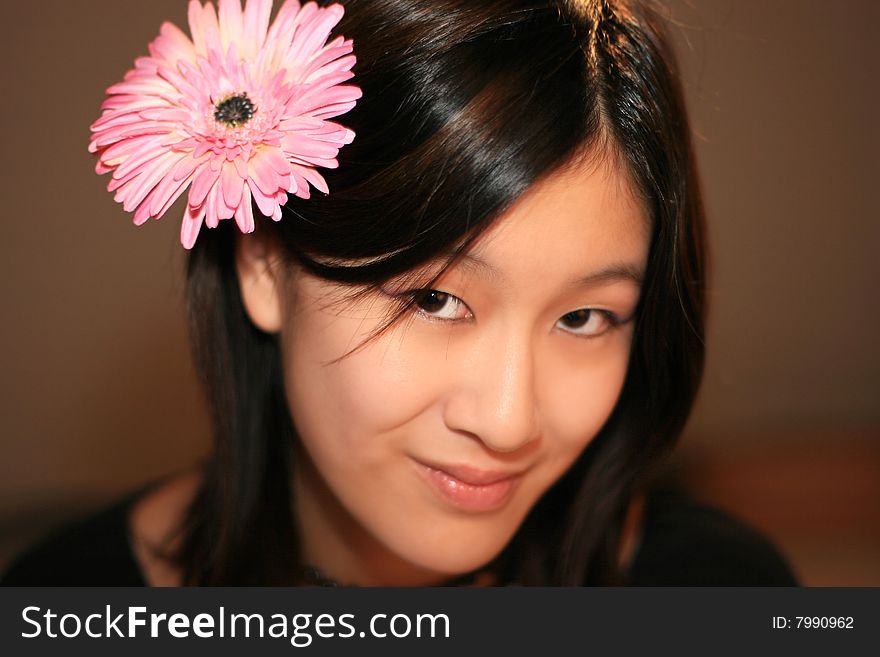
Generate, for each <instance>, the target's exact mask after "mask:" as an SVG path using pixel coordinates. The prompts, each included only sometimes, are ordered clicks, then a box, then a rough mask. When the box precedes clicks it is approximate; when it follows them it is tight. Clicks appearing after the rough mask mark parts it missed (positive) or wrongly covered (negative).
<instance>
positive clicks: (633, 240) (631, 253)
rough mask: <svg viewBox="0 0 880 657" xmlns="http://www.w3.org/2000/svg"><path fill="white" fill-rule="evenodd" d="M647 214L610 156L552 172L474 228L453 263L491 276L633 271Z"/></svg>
mask: <svg viewBox="0 0 880 657" xmlns="http://www.w3.org/2000/svg"><path fill="white" fill-rule="evenodd" d="M649 238H650V219H649V217H648V213H647V211H646V209H645V207H644V203H643V202H642V201H641V199H640V198H639V196H638V194H637V193H636V192H635V190H634V188H633V185H632V184H631V182H630V178H629V176H628V175H627V172H626V170H625V168H623V167H621V166H619V165H618V164H617V163H616V162H615V161H614V160H613V159H612V158H600V159H598V160H596V161H590V162H583V163H579V164H577V165H572V166H568V167H566V168H564V169H560V170H559V171H556V172H553V173H551V174H549V175H548V176H546V177H545V178H544V179H542V180H540V181H539V182H537V183H536V184H535V185H533V186H532V187H531V188H530V189H529V190H528V191H526V193H525V194H523V195H522V196H521V197H520V198H519V199H518V200H517V201H516V203H514V204H513V205H512V206H511V207H510V208H509V209H508V210H507V211H506V212H505V213H504V214H503V215H502V216H501V217H500V218H499V219H498V221H497V222H496V223H495V224H494V225H493V226H492V227H491V228H490V229H489V230H487V231H486V233H485V234H483V235H482V236H480V238H479V239H478V240H477V242H476V243H475V244H474V245H473V247H472V248H471V249H470V251H469V252H468V254H467V255H466V256H465V257H463V258H462V259H461V260H460V261H458V262H457V263H456V266H455V267H456V269H459V270H463V271H465V272H468V273H475V274H479V275H481V276H482V277H484V278H488V279H492V280H493V281H494V282H495V283H498V284H505V283H511V284H512V283H513V282H515V281H517V280H529V279H531V280H552V279H554V278H557V277H565V278H570V277H571V276H575V275H579V276H583V275H587V274H589V273H591V272H598V271H602V270H608V269H609V268H616V269H622V270H629V271H632V272H634V273H635V272H640V271H642V270H643V269H644V265H645V261H646V259H647V251H648V241H649Z"/></svg>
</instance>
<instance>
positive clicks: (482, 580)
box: [300, 566, 492, 587]
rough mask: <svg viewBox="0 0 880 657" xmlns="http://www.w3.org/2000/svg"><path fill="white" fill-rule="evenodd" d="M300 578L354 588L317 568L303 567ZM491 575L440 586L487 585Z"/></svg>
mask: <svg viewBox="0 0 880 657" xmlns="http://www.w3.org/2000/svg"><path fill="white" fill-rule="evenodd" d="M300 576H301V578H302V581H303V583H304V584H305V585H306V586H325V587H339V586H354V585H353V584H341V583H340V582H338V581H337V580H335V579H333V578H332V577H328V576H327V575H325V574H324V573H322V572H321V571H320V570H319V569H318V568H316V567H315V566H303V568H302V570H301V571H300ZM491 578H492V576H491V573H490V572H489V571H488V570H481V571H478V572H474V573H466V574H464V575H460V576H459V577H456V578H455V579H452V580H449V581H448V582H446V583H445V584H440V585H439V586H444V587H445V586H479V585H486V584H487V582H490V581H491Z"/></svg>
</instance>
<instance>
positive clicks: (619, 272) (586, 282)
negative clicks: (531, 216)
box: [457, 253, 644, 287]
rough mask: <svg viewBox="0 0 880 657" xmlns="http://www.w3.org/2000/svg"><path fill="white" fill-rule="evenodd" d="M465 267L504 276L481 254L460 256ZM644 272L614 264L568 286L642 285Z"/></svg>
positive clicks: (498, 278) (497, 277)
mask: <svg viewBox="0 0 880 657" xmlns="http://www.w3.org/2000/svg"><path fill="white" fill-rule="evenodd" d="M457 264H460V265H461V266H462V267H463V268H464V269H466V270H469V271H472V272H474V273H476V274H478V275H480V276H482V277H484V278H486V279H488V280H491V281H493V282H500V281H501V280H503V278H504V276H503V275H502V273H501V272H500V271H499V270H498V269H497V268H496V267H495V266H494V265H492V264H490V263H488V262H486V261H485V260H483V259H482V258H480V257H479V256H475V255H473V254H470V253H463V254H462V255H461V256H459V260H458V263H457ZM643 279H644V274H643V272H642V269H641V268H640V267H637V266H635V265H631V264H625V263H621V264H612V265H609V266H607V267H605V268H603V269H600V270H599V271H595V272H590V273H587V274H584V275H583V276H579V277H577V278H575V279H574V280H572V281H571V282H570V283H569V284H568V287H597V286H599V285H603V284H607V283H616V282H618V281H630V282H632V283H634V284H635V285H637V286H638V287H641V286H642V280H643Z"/></svg>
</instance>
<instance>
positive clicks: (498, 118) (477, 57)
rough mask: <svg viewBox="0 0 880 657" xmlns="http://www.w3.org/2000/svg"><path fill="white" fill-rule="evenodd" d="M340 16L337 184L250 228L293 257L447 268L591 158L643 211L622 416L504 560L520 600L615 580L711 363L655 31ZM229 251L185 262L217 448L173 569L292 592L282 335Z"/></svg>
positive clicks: (589, 15)
mask: <svg viewBox="0 0 880 657" xmlns="http://www.w3.org/2000/svg"><path fill="white" fill-rule="evenodd" d="M343 4H344V5H345V10H346V14H345V18H344V19H343V21H342V22H341V24H340V25H339V28H338V31H339V33H341V34H344V35H345V36H346V37H352V38H353V39H354V43H355V53H356V55H357V58H358V63H357V65H356V68H355V73H356V78H355V81H356V83H357V84H358V85H359V86H360V87H361V89H362V90H363V98H362V99H361V100H360V101H359V103H358V105H357V107H356V108H355V109H354V110H352V111H351V112H350V113H349V114H346V115H345V116H344V117H342V122H343V123H345V125H347V126H349V127H351V128H353V129H354V130H355V132H356V133H357V138H356V139H355V141H354V143H353V144H352V145H350V146H346V147H345V148H343V150H342V151H341V153H340V158H339V159H340V166H339V168H338V169H336V170H333V171H329V172H327V175H326V178H327V182H328V184H329V187H330V190H331V192H330V194H329V195H327V196H324V195H320V194H316V195H315V196H313V198H312V199H310V200H302V199H298V198H293V197H291V199H290V200H289V202H288V203H287V205H286V206H285V207H284V216H283V218H282V220H281V221H280V222H278V223H277V224H276V223H274V222H271V221H268V220H267V221H264V222H261V223H259V225H258V226H257V230H259V231H267V232H269V231H271V232H272V233H273V238H274V239H275V240H276V241H277V242H278V243H279V244H280V245H281V246H282V248H283V249H284V252H285V254H286V256H287V257H289V259H290V261H291V262H295V263H296V264H297V265H298V266H301V267H302V268H303V269H304V270H305V271H308V272H310V273H311V274H314V275H316V276H319V277H322V278H324V279H327V280H332V281H336V282H340V283H343V284H346V285H349V286H350V287H351V289H352V290H355V291H358V290H361V291H362V290H368V289H370V288H374V287H376V286H378V285H380V284H381V283H382V282H384V281H386V280H387V279H389V278H390V277H392V276H396V275H399V274H402V273H405V272H408V271H412V270H413V268H414V267H416V266H417V265H420V264H423V263H425V262H427V261H431V260H434V259H436V258H438V257H439V256H449V259H448V260H447V263H448V264H449V263H451V262H453V260H454V258H455V257H456V255H459V254H461V253H462V252H464V251H465V250H466V249H467V247H468V245H469V244H471V243H472V242H473V240H475V239H476V238H477V237H478V236H479V235H480V234H482V233H483V232H484V231H485V230H486V229H487V228H488V227H489V226H491V225H492V223H493V222H494V221H495V220H496V219H497V218H498V217H499V215H501V214H502V213H503V211H504V210H505V208H507V207H509V206H510V205H511V203H513V202H514V201H515V200H516V199H517V198H518V197H519V195H520V194H522V193H523V192H524V191H525V190H526V189H527V188H528V187H529V186H530V185H532V184H534V183H535V181H537V180H538V179H540V178H541V177H542V176H545V175H547V174H548V173H550V172H552V171H554V170H556V169H557V168H559V167H561V166H563V165H564V164H566V163H567V162H570V161H572V159H573V158H575V157H578V155H579V154H583V153H593V154H598V156H600V157H614V158H616V159H617V160H618V161H619V162H622V163H623V164H624V165H625V166H626V168H627V169H628V171H627V173H628V174H629V175H630V177H631V179H632V181H633V183H634V186H635V187H636V189H637V191H638V192H639V194H640V196H641V198H642V200H643V202H644V204H645V207H646V208H647V209H648V212H649V215H650V220H651V231H652V234H651V245H650V251H649V256H648V265H647V270H646V274H645V282H644V285H643V290H642V295H641V299H640V303H639V308H638V310H637V319H636V323H635V331H634V337H633V345H632V351H631V355H630V363H629V369H628V372H627V375H626V380H625V383H624V387H623V390H622V393H621V396H620V398H619V401H618V403H617V405H616V407H615V409H614V411H613V412H612V414H611V417H610V418H609V419H608V421H607V422H606V424H605V425H604V427H603V428H602V430H601V431H600V433H599V435H598V436H597V437H596V438H595V439H594V440H593V441H592V442H591V443H590V445H589V446H588V447H587V449H586V450H585V451H584V452H583V454H582V455H581V456H580V458H579V459H578V460H577V461H576V462H575V463H574V465H573V466H572V467H571V468H570V470H569V471H568V472H567V473H566V474H565V475H564V476H563V478H562V479H561V480H560V481H558V482H557V483H556V484H555V485H554V486H553V487H552V488H551V489H550V490H549V491H548V492H547V493H546V494H545V495H544V496H543V497H542V499H541V500H540V501H539V502H538V503H537V505H536V506H535V508H534V509H533V510H532V511H531V513H530V514H529V515H528V517H527V518H526V520H525V522H524V523H523V525H522V526H521V527H520V529H519V530H518V532H517V533H516V535H515V536H514V537H513V539H512V540H511V541H510V543H509V545H508V546H507V547H506V548H505V550H504V552H503V554H502V555H501V557H500V558H499V561H498V563H503V564H504V568H505V569H506V570H505V573H504V576H505V577H506V578H509V579H514V580H516V581H517V582H520V583H522V584H544V585H582V584H588V583H603V584H608V583H615V582H619V581H622V580H621V579H620V573H619V571H618V553H619V544H620V534H621V526H622V523H623V520H624V516H625V513H626V510H627V507H628V505H629V503H630V501H631V499H632V497H633V495H634V494H635V493H636V492H637V491H638V489H639V487H640V486H641V485H643V483H644V481H645V478H646V476H647V474H648V473H649V472H650V470H651V468H652V467H653V466H654V465H655V464H656V463H658V462H659V460H660V459H661V458H662V457H663V455H664V454H665V453H666V452H667V451H668V450H669V448H670V447H671V446H672V445H673V443H674V442H675V440H676V438H677V436H678V435H679V433H680V431H681V429H682V427H683V425H684V422H685V420H686V418H687V416H688V413H689V412H690V408H691V405H692V403H693V400H694V397H695V394H696V391H697V388H698V386H699V381H700V376H701V372H702V367H703V358H704V344H703V335H704V328H703V326H704V303H705V300H704V278H705V262H704V260H705V255H704V249H705V247H704V241H703V231H704V228H703V211H702V206H701V201H700V194H699V185H698V182H697V176H696V171H695V165H694V158H693V154H692V150H691V145H690V137H689V130H688V123H687V118H686V112H685V107H684V103H683V98H682V93H681V89H680V84H679V80H678V74H677V71H676V68H675V59H674V57H673V53H672V51H671V48H670V45H669V43H668V41H667V38H666V36H664V32H663V29H662V21H661V20H660V19H659V17H658V16H657V15H655V14H654V13H653V12H652V11H651V10H650V9H649V8H647V7H645V6H643V5H641V4H636V3H634V2H632V3H631V2H627V1H625V0H621V1H620V2H615V1H612V0H568V1H566V0H557V1H551V0H545V1H543V2H539V1H536V0H481V1H480V2H473V1H472V0H430V1H426V0H348V1H344V0H343ZM222 223H223V224H231V223H232V222H222ZM236 239H237V236H236V230H235V228H234V226H230V225H221V226H220V227H219V228H218V229H216V230H209V231H203V233H202V235H200V237H199V240H198V242H197V244H196V246H195V248H194V249H193V250H192V252H191V256H190V259H189V262H188V270H187V280H188V286H187V293H188V309H189V311H188V312H189V321H190V328H191V339H192V344H193V350H194V355H195V360H196V364H197V369H198V371H199V373H200V375H201V379H202V381H203V383H204V386H205V390H206V396H207V400H208V403H209V406H210V409H211V412H212V417H213V422H214V430H215V439H216V446H215V449H214V451H213V453H212V455H211V457H210V459H209V461H208V463H207V464H206V467H205V471H204V477H203V479H202V482H201V484H200V488H199V490H198V493H197V495H196V496H195V498H194V500H193V502H192V503H191V505H190V507H189V511H188V514H187V515H186V518H185V521H184V524H183V525H182V528H181V529H182V534H181V535H180V539H181V540H180V544H179V545H180V548H179V550H178V551H177V553H176V560H177V562H178V564H179V566H180V567H181V568H182V571H183V574H184V576H183V581H184V583H186V584H231V585H235V584H263V585H266V584H293V583H297V574H298V573H297V568H296V565H297V564H298V563H299V547H298V539H297V536H296V530H295V527H294V525H293V520H292V491H291V488H292V487H291V482H290V473H291V471H292V459H293V458H294V450H293V445H294V444H295V443H296V440H297V437H296V432H295V430H294V425H293V422H292V419H291V417H290V415H289V411H288V406H287V403H286V396H285V393H284V384H283V378H282V373H281V358H280V350H279V344H278V340H277V339H276V336H272V335H267V334H265V333H263V332H261V331H260V330H258V329H257V328H256V327H254V326H253V324H252V323H251V322H250V320H249V319H248V317H247V315H246V313H245V311H244V308H243V306H242V301H241V297H240V292H239V288H238V283H237V278H236V273H235V261H234V249H235V240H236ZM447 266H448V265H447ZM439 273H440V272H438V273H437V275H439ZM404 311H405V308H403V307H401V308H400V312H401V313H402V312H404ZM397 317H399V314H398V315H397V316H395V317H391V318H389V321H388V323H387V324H386V326H389V325H391V324H393V322H394V321H396V319H397Z"/></svg>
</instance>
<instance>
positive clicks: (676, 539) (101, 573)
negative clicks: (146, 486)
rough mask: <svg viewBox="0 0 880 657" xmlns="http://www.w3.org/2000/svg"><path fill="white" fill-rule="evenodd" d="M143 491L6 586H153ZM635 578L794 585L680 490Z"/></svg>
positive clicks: (76, 530) (59, 540)
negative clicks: (137, 518)
mask: <svg viewBox="0 0 880 657" xmlns="http://www.w3.org/2000/svg"><path fill="white" fill-rule="evenodd" d="M137 498H138V495H132V496H129V497H127V498H125V499H123V500H121V501H119V502H117V503H116V504H114V505H113V506H111V507H110V508H108V509H106V510H104V511H103V512H101V513H99V514H97V515H94V516H92V517H90V518H87V519H86V520H82V521H80V522H78V523H75V524H73V525H70V526H68V527H66V528H65V529H63V530H62V531H60V532H58V533H56V534H55V535H54V536H52V537H50V538H49V539H48V540H45V541H43V542H42V543H40V544H38V545H37V546H36V547H33V548H31V549H30V550H29V551H27V552H26V553H25V554H23V555H22V556H20V557H19V558H18V559H17V560H16V561H14V562H13V564H12V565H11V566H10V568H9V570H8V571H7V572H6V573H5V575H4V576H3V578H2V580H0V584H3V585H5V586H146V582H145V581H144V577H143V575H142V574H141V571H140V568H139V567H138V564H137V561H136V560H135V557H134V554H133V553H132V550H131V544H130V542H129V532H128V511H129V509H130V508H131V506H132V505H133V504H134V503H135V501H136V500H137ZM629 581H630V584H631V585H633V586H795V585H797V582H796V581H795V578H794V576H793V575H792V572H791V570H790V569H789V568H788V566H787V565H786V563H785V560H784V559H783V558H782V557H781V556H780V554H779V553H778V552H777V551H776V549H775V548H774V547H773V546H772V545H771V544H770V543H769V542H768V541H767V540H766V539H765V538H763V537H762V536H760V535H759V534H757V533H755V532H754V531H753V530H751V529H749V528H748V527H746V526H744V525H743V524H741V523H740V522H738V521H736V520H734V519H733V518H731V517H730V516H728V515H726V514H724V513H722V512H720V511H718V510H716V509H712V508H709V507H706V506H703V505H700V504H697V503H695V502H693V501H690V500H688V499H686V498H684V497H682V496H680V495H677V494H669V493H662V494H659V493H654V494H652V495H650V496H649V497H648V500H647V504H646V506H645V516H644V525H643V529H642V537H641V541H640V545H639V548H638V551H637V552H636V556H635V558H634V560H633V562H632V566H631V568H630V570H629Z"/></svg>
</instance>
